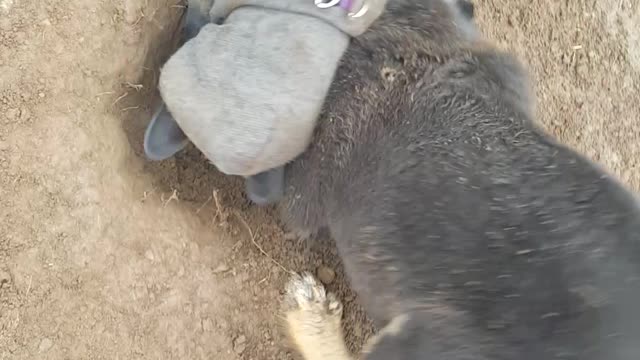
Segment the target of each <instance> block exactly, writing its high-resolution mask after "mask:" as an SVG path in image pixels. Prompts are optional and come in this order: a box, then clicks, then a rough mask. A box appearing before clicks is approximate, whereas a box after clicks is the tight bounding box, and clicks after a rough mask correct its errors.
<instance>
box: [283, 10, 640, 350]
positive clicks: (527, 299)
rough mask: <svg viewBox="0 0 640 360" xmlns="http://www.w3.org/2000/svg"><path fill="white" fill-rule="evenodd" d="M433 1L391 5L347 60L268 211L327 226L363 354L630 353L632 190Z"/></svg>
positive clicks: (299, 225)
mask: <svg viewBox="0 0 640 360" xmlns="http://www.w3.org/2000/svg"><path fill="white" fill-rule="evenodd" d="M446 5H447V4H445V2H443V1H438V0H390V2H389V3H388V4H387V11H386V12H385V13H384V14H383V15H382V16H381V17H380V19H379V20H378V21H377V22H376V23H375V24H374V25H373V26H372V27H371V29H370V30H369V31H368V32H367V33H365V34H364V35H362V36H361V37H359V38H357V39H354V40H353V41H352V43H351V45H350V47H349V49H348V51H347V52H346V54H345V55H344V57H343V61H342V64H341V66H340V68H339V69H338V71H337V73H336V76H335V79H334V81H333V84H332V87H331V89H330V91H329V96H328V98H327V101H326V103H325V106H324V109H323V112H322V115H321V118H320V120H319V121H318V125H317V128H316V130H315V132H314V137H313V139H312V142H311V144H310V146H309V148H308V149H307V151H306V152H305V153H303V154H302V155H301V156H300V157H298V158H297V159H296V160H295V161H294V162H292V163H290V164H289V165H288V166H287V168H286V174H285V182H286V186H287V188H286V193H285V197H284V200H283V201H282V202H281V204H280V206H281V209H282V214H283V218H284V220H285V221H286V223H287V224H288V226H289V227H290V228H291V229H293V230H295V231H298V232H301V233H303V232H316V231H318V230H319V229H320V228H322V227H328V228H329V230H330V232H331V234H332V236H333V237H334V238H335V240H336V243H337V246H338V249H339V253H340V256H341V257H342V259H343V262H344V265H345V269H346V272H347V274H348V276H349V278H350V281H351V285H352V287H353V288H354V289H355V290H356V291H357V292H358V294H359V295H360V298H361V299H362V302H363V304H364V306H365V308H366V310H367V311H368V313H369V314H370V315H371V317H372V318H373V319H374V320H375V322H376V324H377V325H378V326H379V327H383V326H384V325H386V324H387V323H388V322H389V321H390V320H391V319H392V318H394V317H397V316H399V315H402V314H408V315H409V316H408V318H409V319H410V321H409V323H407V324H405V326H404V327H403V328H402V331H401V332H400V333H399V334H397V335H395V336H387V337H383V338H382V339H381V340H380V341H379V342H378V343H377V344H376V345H375V346H374V348H373V349H372V351H371V352H370V353H369V354H368V355H367V359H406V360H409V359H429V360H440V359H442V360H444V359H446V360H462V359H474V360H484V359H487V360H488V359H491V360H497V359H505V360H506V359H509V360H512V359H518V360H541V359H570V360H604V359H609V360H636V359H639V358H640V348H639V347H640V312H639V311H637V304H639V303H640V242H639V239H638V236H639V234H640V208H639V206H638V202H637V200H636V198H635V196H634V195H633V194H632V193H631V192H630V191H629V190H627V189H625V188H624V187H623V186H622V185H620V184H619V183H618V181H617V180H616V179H615V178H614V177H612V176H611V175H609V174H608V173H606V172H605V171H603V170H601V169H600V168H599V167H598V166H596V165H595V164H593V163H592V162H590V161H588V160H587V159H586V158H585V157H583V156H581V155H580V154H578V153H576V152H575V151H573V150H571V149H569V148H567V147H566V146H564V145H561V144H559V143H557V142H556V141H554V140H553V139H552V138H551V137H550V136H549V135H547V134H546V133H545V132H544V131H543V130H542V129H541V128H539V127H538V126H537V125H536V124H535V121H534V120H535V113H534V106H533V102H534V98H533V95H532V94H531V93H530V91H529V83H528V79H527V75H526V72H525V70H524V69H523V68H522V67H521V65H520V63H519V62H518V61H517V60H516V59H514V58H513V57H512V56H510V55H509V54H505V53H502V52H499V51H497V50H495V49H493V48H492V47H489V46H486V45H483V44H481V43H480V40H478V39H479V37H478V39H477V38H476V37H470V36H469V34H468V33H467V32H466V31H464V30H463V29H462V26H461V24H459V22H460V21H461V17H460V16H455V14H454V13H453V12H452V11H451V9H450V7H448V6H446Z"/></svg>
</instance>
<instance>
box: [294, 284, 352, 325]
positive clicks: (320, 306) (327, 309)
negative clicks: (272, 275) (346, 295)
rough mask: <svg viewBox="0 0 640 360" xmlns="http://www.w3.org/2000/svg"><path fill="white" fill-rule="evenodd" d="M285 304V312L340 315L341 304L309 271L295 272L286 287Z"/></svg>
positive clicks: (310, 314) (334, 317)
mask: <svg viewBox="0 0 640 360" xmlns="http://www.w3.org/2000/svg"><path fill="white" fill-rule="evenodd" d="M285 305H286V308H287V310H286V311H287V313H288V314H292V313H298V314H300V313H305V314H304V315H303V316H306V317H321V318H326V319H329V318H331V319H334V320H335V319H336V318H337V319H338V321H339V319H340V318H341V317H342V304H341V303H340V302H339V301H338V299H337V298H336V296H335V295H334V294H333V293H328V292H327V291H326V290H325V288H324V286H323V285H322V284H321V283H320V282H319V281H318V280H316V278H315V277H314V276H313V275H311V274H310V273H304V274H301V275H298V274H295V275H293V276H292V277H291V279H290V280H289V283H288V284H287V287H286V295H285Z"/></svg>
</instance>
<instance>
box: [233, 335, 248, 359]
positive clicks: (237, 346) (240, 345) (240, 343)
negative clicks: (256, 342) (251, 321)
mask: <svg viewBox="0 0 640 360" xmlns="http://www.w3.org/2000/svg"><path fill="white" fill-rule="evenodd" d="M246 342H247V338H246V337H245V336H244V335H240V336H238V337H237V338H236V339H235V340H234V341H233V350H234V351H235V352H236V354H238V355H240V354H242V353H243V352H244V350H245V349H246V348H247V344H246Z"/></svg>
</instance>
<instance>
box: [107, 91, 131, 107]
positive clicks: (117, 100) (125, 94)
mask: <svg viewBox="0 0 640 360" xmlns="http://www.w3.org/2000/svg"><path fill="white" fill-rule="evenodd" d="M127 95H129V93H128V92H126V93H124V94H123V95H122V96H120V97H119V98H117V99H116V101H114V102H113V104H111V105H115V104H117V103H118V102H119V101H120V100H122V99H124V98H125V97H126V96H127Z"/></svg>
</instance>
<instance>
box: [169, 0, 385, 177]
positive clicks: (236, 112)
mask: <svg viewBox="0 0 640 360" xmlns="http://www.w3.org/2000/svg"><path fill="white" fill-rule="evenodd" d="M367 1H368V2H367V6H368V11H367V12H366V14H365V15H364V16H362V17H359V18H350V17H348V16H347V13H346V11H345V10H344V9H341V8H340V7H338V6H336V7H333V8H329V9H319V8H317V7H316V6H315V5H314V3H313V0H217V1H215V2H214V4H213V7H212V8H211V11H210V16H211V19H213V20H217V19H219V18H224V19H225V20H224V23H223V25H216V24H215V23H210V24H207V25H205V26H204V27H203V28H202V29H201V30H200V32H199V33H198V35H197V36H196V37H195V38H193V39H191V40H189V41H188V42H187V43H185V44H184V46H182V48H180V49H179V50H178V51H177V52H176V53H175V54H174V55H173V56H172V57H171V58H170V59H169V61H167V63H166V64H165V65H164V67H163V69H162V72H161V76H160V83H159V87H160V92H161V95H162V98H163V100H164V101H165V103H166V105H167V108H168V110H169V111H170V112H171V114H172V115H173V117H174V119H175V120H176V122H177V123H178V124H179V125H180V128H181V129H182V131H184V133H185V134H186V135H187V137H188V138H189V139H190V140H191V141H192V142H193V144H194V145H195V146H196V147H198V148H199V149H200V151H202V152H203V153H204V154H205V156H206V157H207V158H208V159H209V160H210V161H211V162H212V163H213V164H214V165H215V166H216V167H217V168H218V169H219V170H220V171H222V172H223V173H226V174H229V175H241V176H251V175H255V174H258V173H261V172H263V171H267V170H269V169H272V168H277V167H280V166H282V165H284V164H286V163H287V162H289V161H291V160H293V159H294V158H295V157H297V156H298V155H300V154H301V153H302V152H303V151H304V150H305V148H306V147H307V145H308V143H309V141H310V139H311V136H312V133H313V129H314V127H315V124H316V120H317V118H318V115H319V113H320V110H321V107H322V104H323V102H324V99H325V97H326V94H327V91H328V89H329V86H330V84H331V81H332V80H333V76H334V73H335V71H336V68H337V66H338V63H339V61H340V58H341V57H342V54H343V53H344V51H345V50H346V48H347V46H348V44H349V39H350V37H351V36H357V35H359V34H361V33H362V32H364V31H365V30H366V29H367V28H368V27H369V26H370V25H371V23H372V22H373V21H374V20H375V19H376V18H377V17H378V16H379V15H380V13H381V12H382V9H383V8H384V4H385V3H386V0H367ZM354 3H355V4H356V6H359V5H360V4H359V3H358V1H354Z"/></svg>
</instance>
